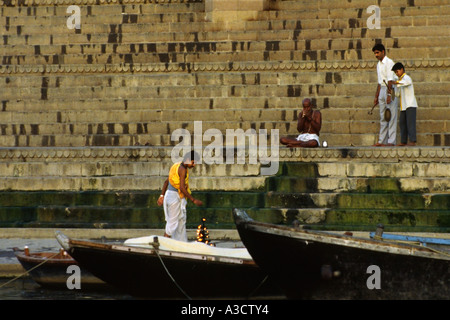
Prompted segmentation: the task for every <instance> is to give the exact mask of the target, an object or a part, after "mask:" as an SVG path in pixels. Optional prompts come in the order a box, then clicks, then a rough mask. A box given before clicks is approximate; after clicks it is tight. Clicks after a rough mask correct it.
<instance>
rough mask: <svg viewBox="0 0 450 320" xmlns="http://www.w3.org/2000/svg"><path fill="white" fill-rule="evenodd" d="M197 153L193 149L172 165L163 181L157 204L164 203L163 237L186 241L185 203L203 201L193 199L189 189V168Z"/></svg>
mask: <svg viewBox="0 0 450 320" xmlns="http://www.w3.org/2000/svg"><path fill="white" fill-rule="evenodd" d="M199 158H200V157H199V155H198V153H197V152H195V151H191V152H189V153H187V154H186V155H185V156H184V158H183V161H182V162H178V163H175V164H174V165H172V167H171V168H170V171H169V178H167V179H166V181H165V182H164V186H163V188H162V191H161V195H160V196H159V198H158V205H159V206H161V205H164V216H165V218H166V229H165V232H164V236H165V237H169V238H173V239H176V240H180V241H187V235H186V205H187V200H186V199H189V200H191V201H192V202H193V203H194V204H195V205H197V206H201V205H203V202H202V201H200V200H198V199H195V198H194V197H193V196H192V195H191V190H190V189H189V169H190V168H193V167H195V162H196V161H198V159H199Z"/></svg>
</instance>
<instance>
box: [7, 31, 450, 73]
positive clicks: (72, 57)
mask: <svg viewBox="0 0 450 320" xmlns="http://www.w3.org/2000/svg"><path fill="white" fill-rule="evenodd" d="M449 40H450V38H449ZM436 41H438V40H437V39H436ZM440 41H445V40H443V39H442V37H441V39H440ZM266 47H267V43H266ZM411 49H412V48H410V47H409V48H399V49H397V48H395V49H391V50H390V55H391V54H392V56H394V57H396V60H400V61H402V60H406V59H414V58H415V57H417V55H420V56H422V57H424V58H428V59H440V58H441V59H445V58H447V57H448V55H447V53H448V48H447V47H441V48H436V47H434V48H428V47H419V48H414V54H412V53H411ZM356 58H359V59H363V60H366V61H370V60H371V59H372V58H373V53H372V52H371V51H370V50H367V49H344V50H301V49H300V50H274V51H272V50H256V51H221V52H217V51H212V52H182V53H170V52H169V53H147V52H144V53H126V54H122V53H111V54H107V53H99V54H53V55H45V54H39V55H36V54H33V55H21V54H20V55H9V54H8V55H4V56H3V57H2V64H3V65H44V66H45V65H48V64H50V65H66V64H67V65H73V64H86V65H90V64H134V63H138V64H149V63H165V62H168V63H184V64H186V63H197V62H225V61H234V62H241V61H243V62H245V61H277V60H280V61H290V60H293V61H316V60H319V61H328V60H346V59H356Z"/></svg>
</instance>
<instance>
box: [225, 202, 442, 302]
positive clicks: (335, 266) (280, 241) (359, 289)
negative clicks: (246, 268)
mask: <svg viewBox="0 0 450 320" xmlns="http://www.w3.org/2000/svg"><path fill="white" fill-rule="evenodd" d="M233 216H234V219H235V223H236V227H237V230H238V232H239V235H240V237H241V240H242V242H243V243H244V245H245V246H246V248H247V249H248V251H249V253H250V254H251V256H252V257H253V259H254V260H255V262H256V263H257V264H258V265H259V266H260V267H261V268H262V269H263V270H264V271H265V272H267V273H268V275H269V276H270V277H272V278H273V279H274V280H275V281H276V282H277V283H278V284H279V285H280V287H282V288H283V290H284V293H285V294H286V296H288V297H289V298H293V299H298V298H311V299H315V298H317V299H328V298H330V299H448V297H449V296H450V252H449V247H450V246H449V245H446V241H440V242H439V241H438V242H439V243H433V245H427V246H424V245H419V244H417V243H415V242H408V241H394V240H391V239H382V238H378V237H377V238H375V237H372V238H370V237H369V236H367V237H354V236H352V235H347V234H340V233H337V232H327V231H315V230H303V229H299V228H294V227H289V226H281V225H274V224H267V223H262V222H258V221H254V220H252V219H251V218H250V217H249V216H248V215H247V214H246V212H245V211H244V210H241V209H234V210H233ZM437 245H439V246H437Z"/></svg>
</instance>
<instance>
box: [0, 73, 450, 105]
mask: <svg viewBox="0 0 450 320" xmlns="http://www.w3.org/2000/svg"><path fill="white" fill-rule="evenodd" d="M375 68H376V67H375ZM375 68H374V69H375ZM374 69H372V70H370V69H366V70H361V71H348V72H340V71H336V72H332V71H331V72H328V71H325V70H324V71H316V72H310V71H303V72H292V71H287V72H277V71H272V72H270V71H266V72H263V71H254V72H252V71H243V72H239V73H238V72H232V71H230V72H224V71H223V72H218V73H206V72H195V73H169V74H163V73H150V74H144V73H137V74H126V73H125V74H101V73H99V74H84V75H71V74H60V75H55V74H49V75H45V76H38V75H34V74H31V75H28V76H24V75H20V74H12V75H5V76H2V77H0V84H1V86H2V87H4V88H8V89H12V90H15V89H20V88H23V87H26V88H39V89H41V88H42V87H43V85H45V87H46V88H74V87H94V88H95V87H112V88H113V87H114V88H117V87H160V86H162V85H164V86H170V87H173V86H208V85H221V86H248V87H250V86H253V85H268V86H273V85H279V86H280V85H281V86H292V88H297V87H294V86H297V85H302V86H304V85H314V86H316V85H319V84H336V85H339V84H352V85H354V84H356V85H372V86H374V85H375V86H376V83H377V76H376V72H374ZM408 74H411V76H412V77H414V80H413V81H414V84H417V83H430V82H433V83H436V82H437V83H442V82H445V83H449V82H450V70H447V69H445V68H444V69H443V70H440V71H439V72H430V70H429V69H428V70H427V69H415V70H412V71H409V69H408ZM371 95H372V94H371ZM131 100H132V99H130V101H131ZM34 103H36V102H34ZM27 110H28V109H27Z"/></svg>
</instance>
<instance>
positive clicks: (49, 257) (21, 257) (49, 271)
mask: <svg viewBox="0 0 450 320" xmlns="http://www.w3.org/2000/svg"><path fill="white" fill-rule="evenodd" d="M14 254H15V256H16V258H17V260H18V261H19V262H20V264H21V265H22V267H23V268H24V269H25V270H27V271H28V274H29V275H30V277H31V278H32V279H33V280H34V281H35V282H37V283H38V284H39V285H40V286H42V287H46V288H57V289H61V288H62V289H67V279H68V278H69V277H70V275H71V274H72V273H70V272H69V273H67V268H68V267H69V266H71V265H78V263H77V262H76V261H75V260H74V259H73V258H72V257H71V256H70V255H68V254H64V253H62V252H60V253H55V252H34V253H28V254H26V253H25V252H24V251H23V250H19V249H18V248H14ZM55 254H56V255H55ZM38 265H39V266H38ZM80 275H81V276H80V278H81V281H80V282H81V283H82V287H81V289H89V288H99V287H101V286H103V285H106V284H105V282H104V281H102V280H100V279H99V278H97V277H95V276H94V275H92V274H91V273H90V272H88V271H86V270H84V269H83V268H80Z"/></svg>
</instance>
